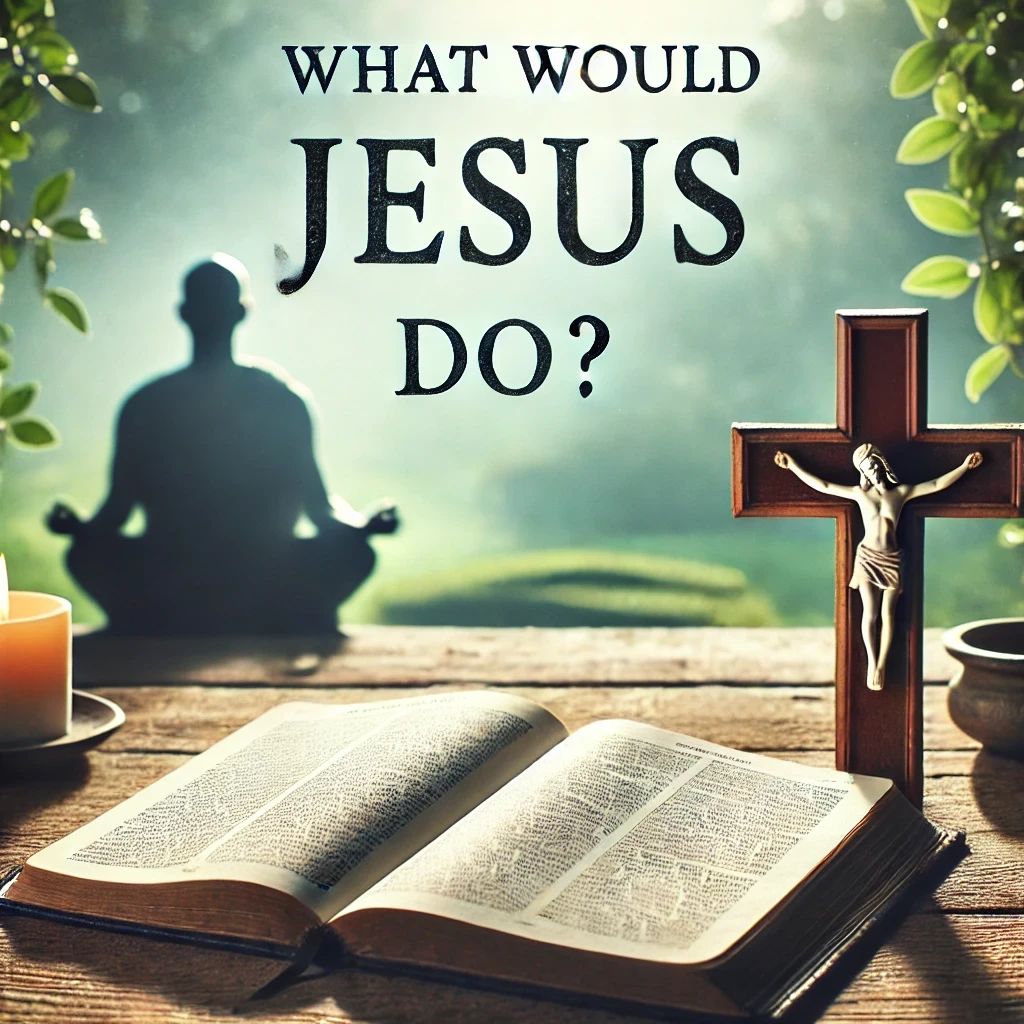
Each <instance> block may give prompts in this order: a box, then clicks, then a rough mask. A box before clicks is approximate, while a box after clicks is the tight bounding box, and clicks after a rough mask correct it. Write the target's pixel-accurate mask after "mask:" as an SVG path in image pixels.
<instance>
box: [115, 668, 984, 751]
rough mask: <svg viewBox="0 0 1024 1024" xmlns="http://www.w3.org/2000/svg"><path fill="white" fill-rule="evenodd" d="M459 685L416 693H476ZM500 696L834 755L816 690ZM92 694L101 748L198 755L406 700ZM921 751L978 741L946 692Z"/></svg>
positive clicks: (291, 693) (749, 745) (404, 692)
mask: <svg viewBox="0 0 1024 1024" xmlns="http://www.w3.org/2000/svg"><path fill="white" fill-rule="evenodd" d="M479 688H480V687H479V685H478V684H477V685H474V684H471V683H458V684H452V685H448V686H442V685H436V686H428V687H424V688H417V689H416V690H415V691H414V693H415V695H417V696H419V695H422V694H439V693H450V692H455V691H459V690H470V689H479ZM500 689H501V692H503V693H515V694H519V695H520V696H523V697H526V698H528V699H530V700H535V701H537V702H538V703H540V704H543V705H544V707H546V708H548V709H549V710H550V711H551V712H552V713H554V714H555V715H557V716H558V717H559V718H560V719H561V720H562V721H563V722H565V724H566V726H567V727H568V728H569V729H570V730H571V731H574V730H576V729H578V728H580V727H581V726H583V725H586V724H587V723H588V722H593V721H597V720H598V719H602V718H631V719H636V720H638V721H643V722H648V723H650V724H652V725H658V726H661V727H662V728H665V729H671V730H673V731H676V732H685V733H688V734H690V735H693V736H699V737H701V738H702V739H707V740H712V741H714V742H716V743H722V744H724V745H726V746H732V747H742V748H743V749H744V750H763V751H768V750H776V751H793V752H798V751H803V750H832V749H833V741H834V724H833V723H834V718H833V716H834V707H835V703H834V692H833V689H832V687H824V686H817V687H811V686H799V687H798V686H744V687H735V686H723V685H719V684H707V685H704V686H700V687H684V688H677V687H667V686H644V687H639V686H628V687H627V686H624V685H623V686H606V687H596V686H595V687H586V688H582V687H576V686H525V687H524V686H502V687H501V688H500ZM96 692H97V693H99V694H101V695H102V696H104V697H108V698H110V699H111V700H113V701H115V702H116V703H117V704H119V705H120V706H121V707H122V708H124V710H125V713H126V715H127V716H128V721H127V724H126V725H125V726H124V727H123V728H122V729H121V730H120V731H119V732H118V733H116V734H115V735H114V736H113V737H111V739H110V740H108V741H107V744H106V746H105V747H104V749H106V750H145V751H184V752H187V753H200V752H201V751H203V750H205V749H206V748H207V747H209V746H210V744H212V743H214V742H216V741H217V740H219V739H221V738H222V737H224V736H226V735H227V734H228V733H230V732H232V731H233V730H235V729H238V728H239V727H240V726H242V725H244V724H245V723H246V722H249V721H251V720H252V719H253V718H255V717H256V716H257V715H259V714H262V713H263V712H264V711H266V710H267V709H268V708H272V707H275V706H276V705H278V704H282V703H284V702H285V701H291V700H300V701H314V702H322V703H328V704H353V703H359V702H362V701H375V700H387V699H396V698H401V697H405V696H411V695H413V694H410V692H409V690H408V689H407V688H399V687H389V688H386V689H383V690H382V689H379V688H367V687H345V688H333V687H331V688H328V687H323V688H318V689H316V690H313V691H311V690H309V689H303V688H296V687H253V688H248V687H246V688H241V687H234V686H219V687H213V686H210V687H200V686H182V687H139V688H135V687H103V688H100V689H97V691H96ZM925 740H926V747H927V749H928V750H933V751H936V750H944V751H962V752H966V753H969V754H970V755H971V757H972V758H973V756H974V754H975V752H976V751H977V750H978V749H979V744H978V743H976V742H975V741H974V740H972V739H970V737H968V736H966V735H965V734H964V733H962V732H961V731H960V730H959V729H958V728H957V727H956V726H955V725H953V723H952V721H951V720H950V718H949V713H948V711H947V709H946V690H945V688H943V687H930V688H928V690H927V691H926V693H925Z"/></svg>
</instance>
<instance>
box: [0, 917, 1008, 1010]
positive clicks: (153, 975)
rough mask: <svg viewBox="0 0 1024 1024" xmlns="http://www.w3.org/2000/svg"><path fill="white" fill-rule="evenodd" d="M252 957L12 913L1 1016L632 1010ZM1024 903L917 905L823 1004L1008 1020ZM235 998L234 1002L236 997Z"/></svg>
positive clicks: (4, 950)
mask: <svg viewBox="0 0 1024 1024" xmlns="http://www.w3.org/2000/svg"><path fill="white" fill-rule="evenodd" d="M280 966H281V965H280V964H279V963H274V962H271V961H266V960H262V959H259V958H256V957H245V956H240V955H237V954H230V953H223V952H218V951H210V950H198V949H194V948H192V947H189V946H181V945H172V944H170V943H164V942H157V941H155V940H150V939H143V938H139V937H134V936H132V937H128V936H122V935H112V934H107V933H100V932H93V931H89V930H86V929H75V932H74V941H73V942H71V941H69V938H68V930H67V927H66V926H63V925H59V924H55V923H51V922H43V921H33V920H29V919H27V918H9V919H7V920H6V922H5V926H4V929H3V930H0V1020H2V1021H5V1022H11V1024H13V1022H20V1021H23V1020H27V1019H28V1018H30V1017H31V1019H32V1020H33V1021H35V1022H42V1021H53V1022H60V1024H65V1022H69V1021H81V1022H83V1024H84V1022H97V1024H100V1022H102V1024H107V1022H108V1021H111V1020H139V1021H150V1020H160V1021H169V1022H185V1021H194V1020H198V1019H202V1020H204V1021H224V1022H227V1021H232V1020H234V1021H237V1020H238V1019H239V1016H244V1017H245V1018H248V1019H251V1020H254V1021H261V1022H271V1021H281V1020H288V1021H294V1022H313V1021H316V1022H332V1024H350V1022H357V1021H373V1022H380V1024H390V1022H395V1024H397V1022H405V1021H410V1020H431V1021H445V1022H446V1024H448V1022H452V1024H455V1022H467V1024H468V1022H478V1021H481V1020H487V1021H491V1022H495V1024H497V1022H509V1024H520V1022H521V1024H548V1022H551V1024H556V1022H565V1024H616V1022H617V1024H639V1018H634V1017H630V1016H620V1015H618V1014H612V1013H608V1012H605V1011H602V1010H599V1009H584V1008H576V1007H569V1006H565V1005H562V1004H559V1003H554V1002H547V1001H542V1000H534V999H528V998H524V997H517V996H512V995H504V994H497V993H487V992H482V991H478V990H474V989H468V988H462V987H459V986H455V985H447V984H441V983H436V982H428V981H419V980H412V979H406V978H389V977H383V976H379V975H373V974H368V973H365V972H357V971H345V972H337V973H334V974H331V975H328V976H326V977H323V978H320V979H317V980H313V981H308V982H304V983H303V984H301V985H298V986H295V987H293V988H291V989H289V990H286V991H284V992H282V993H280V994H279V995H277V996H275V997H274V998H273V999H271V1000H268V1001H267V1002H266V1003H261V1004H252V1003H247V1002H246V997H247V996H248V995H249V994H250V993H251V992H252V991H253V990H254V989H255V988H257V987H258V986H260V985H261V984H263V983H264V982H265V981H267V980H268V979H269V978H271V977H273V975H274V974H275V973H276V972H277V971H278V970H280ZM1021 977H1024V917H1020V916H1006V915H1001V916H991V917H990V916H982V915H950V914H917V915H914V916H913V917H911V918H910V919H909V920H908V921H907V922H906V923H905V924H904V925H903V927H902V928H901V929H900V930H899V931H898V932H897V933H896V935H895V936H894V937H893V939H892V940H891V941H890V942H889V943H888V944H887V945H886V946H885V947H884V948H883V949H882V951H881V952H880V953H879V954H878V956H876V957H875V958H874V960H873V961H872V962H871V964H870V965H869V966H868V967H867V968H866V969H865V970H864V972H863V973H862V974H861V975H860V977H859V978H858V979H857V980H856V981H855V982H854V983H853V984H852V985H851V986H850V987H849V988H848V989H847V990H846V991H845V992H844V993H843V994H842V995H841V996H840V997H839V999H838V1000H837V1001H836V1002H835V1004H834V1005H833V1006H832V1007H831V1008H830V1009H829V1010H828V1011H827V1012H826V1013H825V1015H824V1016H823V1017H822V1021H823V1022H825V1024H854V1022H859V1024H865V1022H871V1024H888V1022H893V1024H895V1022H897V1021H921V1022H927V1024H940V1022H949V1024H954V1022H958V1024H959V1022H971V1021H976V1022H979V1024H980V1022H982V1021H984V1022H986V1024H987V1022H994V1024H1002V1022H1006V1024H1009V1022H1015V1024H1019V1022H1020V1020H1021V1019H1022V1016H1024V990H1022V987H1021ZM236 1010H237V1012H234V1011H236Z"/></svg>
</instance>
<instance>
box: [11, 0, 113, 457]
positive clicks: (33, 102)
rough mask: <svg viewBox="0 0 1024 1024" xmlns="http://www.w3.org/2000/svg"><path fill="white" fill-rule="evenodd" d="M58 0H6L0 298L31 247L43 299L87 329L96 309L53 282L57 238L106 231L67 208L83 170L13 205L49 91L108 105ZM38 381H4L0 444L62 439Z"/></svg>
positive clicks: (88, 105) (68, 102)
mask: <svg viewBox="0 0 1024 1024" xmlns="http://www.w3.org/2000/svg"><path fill="white" fill-rule="evenodd" d="M54 18H55V13H54V6H53V2H52V0H0V301H2V299H3V293H4V283H5V282H4V278H5V276H6V274H7V273H9V272H10V271H12V270H14V269H15V267H17V266H18V264H19V262H20V261H21V260H22V259H23V258H27V257H28V256H29V255H31V261H32V267H33V274H34V277H35V281H36V285H37V287H38V289H39V293H40V296H41V298H42V300H43V303H44V304H45V305H46V306H48V307H49V308H50V309H52V310H53V311H54V313H56V314H57V315H58V316H59V317H60V318H61V319H62V320H64V321H65V322H66V323H68V324H70V325H71V326H72V327H73V328H74V329H75V330H77V331H79V332H80V333H82V334H88V333H89V315H88V313H87V312H86V309H85V306H84V305H83V303H82V300H81V299H80V298H79V297H78V296H77V295H76V294H75V293H74V292H72V291H71V290H70V289H68V288H60V287H53V286H52V285H51V284H50V278H51V276H52V275H53V273H54V271H55V270H56V269H57V264H56V261H55V258H54V257H55V243H57V242H63V241H68V242H89V241H100V240H101V239H102V232H101V230H100V226H99V224H98V223H97V221H96V218H95V217H94V216H93V214H92V211H91V210H89V209H86V208H83V209H81V210H79V212H78V214H77V215H67V214H64V213H63V211H64V208H65V206H66V205H67V202H68V199H69V197H70V193H71V188H72V186H73V184H74V180H75V174H74V171H72V170H66V171H62V172H61V173H60V174H56V175H54V176H53V177H52V178H49V179H47V180H46V181H44V182H43V183H42V184H41V185H39V186H38V188H36V190H35V192H34V194H33V197H32V206H31V210H30V211H29V214H28V216H27V217H25V218H23V219H21V220H19V219H17V218H16V217H15V216H14V215H13V214H12V213H9V212H8V209H7V208H8V203H9V199H8V197H9V196H10V195H12V194H13V193H14V178H13V173H12V167H13V165H14V164H16V163H22V162H24V161H26V160H28V159H29V157H30V156H31V155H32V151H33V148H34V145H35V140H34V139H33V138H32V136H31V134H30V133H29V132H28V131H27V130H26V127H25V126H26V124H28V123H29V122H30V121H32V120H33V119H34V118H36V117H38V116H39V114H40V113H41V112H42V110H43V106H44V103H45V102H46V101H47V98H52V99H55V100H57V101H58V102H59V103H62V104H64V105H65V106H68V107H71V108H73V109H75V110H80V111H84V112H87V113H96V112H98V111H99V110H100V104H99V95H98V92H97V89H96V83H95V82H93V80H92V79H91V78H90V77H89V76H88V75H86V74H84V73H83V72H82V71H80V70H79V69H78V54H77V53H76V52H75V48H74V47H73V46H72V45H71V43H70V42H69V41H68V40H67V39H65V38H64V36H62V35H61V34H60V33H59V32H58V31H57V28H56V23H55V20H54ZM13 338H14V328H13V327H11V325H10V324H8V323H4V322H2V321H0V382H2V381H3V377H4V375H5V374H7V373H8V372H9V371H10V370H11V367H12V365H13V360H12V358H11V354H10V351H9V348H8V346H9V345H10V343H11V341H12V339H13ZM39 390H40V385H39V383H38V382H34V381H33V382H28V383H23V384H15V385H7V384H2V383H0V446H2V444H3V442H4V440H5V439H10V440H11V441H12V442H13V443H14V444H16V445H18V446H19V447H23V448H30V449H38V448H48V447H51V446H53V445H55V444H57V443H58V436H57V431H56V430H55V429H54V427H53V425H52V424H50V423H49V422H47V421H46V420H44V419H43V418H42V417H39V416H30V415H28V412H29V410H30V408H31V406H32V405H33V403H34V402H35V400H36V397H37V396H38V394H39Z"/></svg>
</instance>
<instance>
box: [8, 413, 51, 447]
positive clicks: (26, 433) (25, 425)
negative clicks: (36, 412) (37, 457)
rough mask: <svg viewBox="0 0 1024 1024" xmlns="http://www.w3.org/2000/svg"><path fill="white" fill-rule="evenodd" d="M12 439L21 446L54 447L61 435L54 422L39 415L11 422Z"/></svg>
mask: <svg viewBox="0 0 1024 1024" xmlns="http://www.w3.org/2000/svg"><path fill="white" fill-rule="evenodd" d="M9 427H10V431H11V440H12V441H14V443H15V444H17V445H18V446H19V447H21V448H52V447H53V446H54V445H56V444H60V437H59V436H58V434H57V431H56V429H55V428H54V426H53V424H52V423H48V422H47V421H46V420H44V419H40V418H37V417H27V418H25V419H23V420H15V421H14V422H13V423H10V424H9Z"/></svg>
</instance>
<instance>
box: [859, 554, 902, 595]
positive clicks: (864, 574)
mask: <svg viewBox="0 0 1024 1024" xmlns="http://www.w3.org/2000/svg"><path fill="white" fill-rule="evenodd" d="M863 583H870V584H871V585H872V586H874V587H877V588H878V589H879V590H895V591H896V593H897V594H901V593H902V592H903V552H902V551H900V550H899V549H897V550H896V551H879V550H878V548H873V547H870V546H869V545H867V544H865V543H864V542H863V541H861V542H860V544H858V545H857V554H856V557H855V558H854V561H853V575H852V576H851V577H850V587H851V588H852V589H853V590H856V589H857V588H858V587H860V586H861V584H863Z"/></svg>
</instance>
